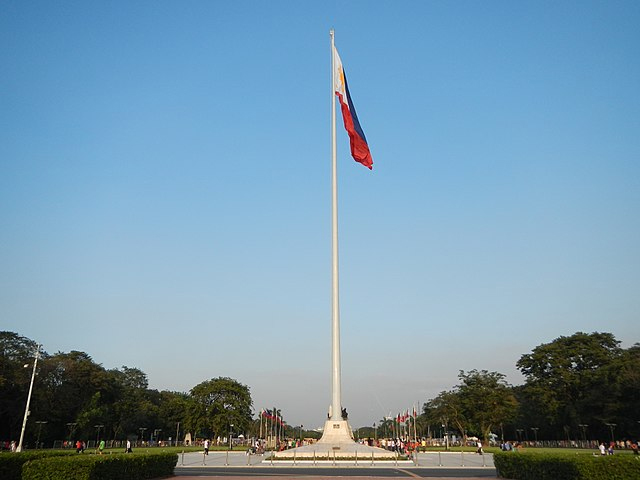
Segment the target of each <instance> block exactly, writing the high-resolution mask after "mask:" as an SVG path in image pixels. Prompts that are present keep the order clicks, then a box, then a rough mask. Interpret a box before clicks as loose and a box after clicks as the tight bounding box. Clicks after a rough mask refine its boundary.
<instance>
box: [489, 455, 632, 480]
mask: <svg viewBox="0 0 640 480" xmlns="http://www.w3.org/2000/svg"><path fill="white" fill-rule="evenodd" d="M493 462H494V464H495V466H496V471H497V473H498V477H501V478H508V479H511V480H630V479H640V459H639V458H638V457H637V456H635V455H608V456H594V455H579V454H575V455H570V454H557V453H530V452H527V453H526V454H521V453H517V452H498V453H495V454H494V456H493Z"/></svg>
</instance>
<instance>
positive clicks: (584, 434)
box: [578, 423, 589, 443]
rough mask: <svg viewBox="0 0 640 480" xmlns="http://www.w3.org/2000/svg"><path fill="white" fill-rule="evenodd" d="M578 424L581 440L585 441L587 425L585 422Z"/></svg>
mask: <svg viewBox="0 0 640 480" xmlns="http://www.w3.org/2000/svg"><path fill="white" fill-rule="evenodd" d="M578 426H579V427H580V428H581V429H582V441H583V442H585V443H587V431H586V430H587V427H588V426H589V425H587V424H586V423H580V424H578Z"/></svg>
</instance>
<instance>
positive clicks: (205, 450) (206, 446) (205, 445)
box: [204, 438, 209, 455]
mask: <svg viewBox="0 0 640 480" xmlns="http://www.w3.org/2000/svg"><path fill="white" fill-rule="evenodd" d="M204 454H205V455H209V439H208V438H207V439H206V440H205V441H204Z"/></svg>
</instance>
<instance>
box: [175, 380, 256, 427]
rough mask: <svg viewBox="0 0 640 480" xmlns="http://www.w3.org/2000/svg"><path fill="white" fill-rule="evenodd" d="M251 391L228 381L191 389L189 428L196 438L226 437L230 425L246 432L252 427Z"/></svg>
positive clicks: (210, 381) (202, 384) (204, 384)
mask: <svg viewBox="0 0 640 480" xmlns="http://www.w3.org/2000/svg"><path fill="white" fill-rule="evenodd" d="M252 406H253V401H252V400H251V394H250V391H249V387H247V386H246V385H243V384H241V383H239V382H237V381H236V380H233V379H231V378H228V377H218V378H214V379H211V380H208V381H206V382H202V383H200V384H198V385H196V386H195V387H193V388H192V389H191V392H190V402H189V408H188V414H187V418H186V423H187V428H188V429H189V430H191V431H192V432H193V433H194V434H195V436H196V437H197V436H211V437H215V436H225V435H227V434H228V433H229V428H230V425H234V430H235V431H236V432H238V431H240V432H244V431H246V430H247V428H248V427H249V426H250V423H251V407H252Z"/></svg>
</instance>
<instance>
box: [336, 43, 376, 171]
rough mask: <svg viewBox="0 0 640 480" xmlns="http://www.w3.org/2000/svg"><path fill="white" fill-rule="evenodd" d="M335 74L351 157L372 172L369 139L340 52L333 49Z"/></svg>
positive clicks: (337, 93)
mask: <svg viewBox="0 0 640 480" xmlns="http://www.w3.org/2000/svg"><path fill="white" fill-rule="evenodd" d="M333 58H334V60H333V61H334V73H333V89H334V91H335V93H336V95H337V96H338V99H339V100H340V109H341V110H342V118H343V120H344V128H346V129H347V133H348V134H349V143H350V145H351V156H352V157H353V159H354V160H355V161H356V162H360V163H361V164H362V165H364V166H365V167H367V168H369V170H371V169H372V168H373V159H372V158H371V152H370V151H369V145H368V144H367V139H366V137H365V136H364V132H363V131H362V127H361V126H360V122H359V121H358V115H356V109H355V108H354V106H353V102H352V101H351V95H350V94H349V86H348V85H347V77H346V75H345V74H344V68H343V67H342V60H340V55H338V50H336V48H335V47H334V48H333Z"/></svg>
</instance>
